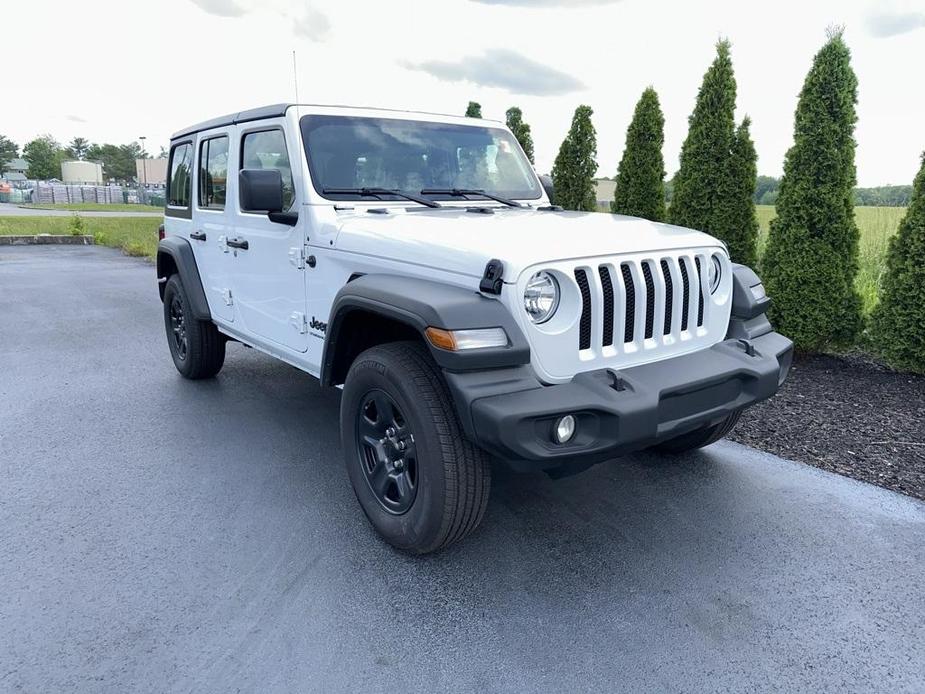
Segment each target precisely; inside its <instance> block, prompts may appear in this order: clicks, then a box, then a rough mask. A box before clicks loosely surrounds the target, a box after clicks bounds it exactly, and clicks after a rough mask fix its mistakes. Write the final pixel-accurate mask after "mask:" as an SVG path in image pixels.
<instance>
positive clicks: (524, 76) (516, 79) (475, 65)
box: [406, 48, 584, 96]
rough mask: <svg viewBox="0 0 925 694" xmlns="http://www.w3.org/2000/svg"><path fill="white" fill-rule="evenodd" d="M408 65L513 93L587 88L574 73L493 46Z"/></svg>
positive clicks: (537, 93) (552, 92)
mask: <svg viewBox="0 0 925 694" xmlns="http://www.w3.org/2000/svg"><path fill="white" fill-rule="evenodd" d="M406 67H409V68H411V69H415V70H423V71H424V72H427V73H429V74H431V75H433V76H434V77H437V78H439V79H442V80H448V81H450V82H471V83H473V84H478V85H481V86H483V87H498V88H500V89H506V90H507V91H509V92H511V93H513V94H528V95H532V96H553V95H561V94H569V93H571V92H574V91H578V90H580V89H584V85H583V84H582V83H581V82H580V81H579V80H577V79H575V78H574V77H572V76H571V75H568V74H566V73H564V72H561V71H560V70H556V69H555V68H551V67H549V66H547V65H543V64H542V63H538V62H536V61H535V60H531V59H530V58H527V57H525V56H523V55H521V54H520V53H516V52H514V51H511V50H508V49H505V48H493V49H489V50H487V51H485V52H484V53H483V54H482V55H478V56H471V57H467V58H462V59H460V60H458V61H448V60H426V61H424V62H422V63H418V64H410V63H406Z"/></svg>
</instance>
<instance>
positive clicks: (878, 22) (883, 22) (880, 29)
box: [867, 10, 925, 38]
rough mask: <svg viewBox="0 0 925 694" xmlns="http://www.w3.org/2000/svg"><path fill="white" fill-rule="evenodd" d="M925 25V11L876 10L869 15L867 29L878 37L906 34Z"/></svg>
mask: <svg viewBox="0 0 925 694" xmlns="http://www.w3.org/2000/svg"><path fill="white" fill-rule="evenodd" d="M922 27H925V12H889V11H886V12H884V11H882V10H880V11H876V12H873V13H871V14H870V15H868V16H867V30H868V31H869V32H870V33H871V35H873V36H876V37H878V38H887V37H890V36H897V35H899V34H905V33H907V32H909V31H915V30H916V29H921V28H922Z"/></svg>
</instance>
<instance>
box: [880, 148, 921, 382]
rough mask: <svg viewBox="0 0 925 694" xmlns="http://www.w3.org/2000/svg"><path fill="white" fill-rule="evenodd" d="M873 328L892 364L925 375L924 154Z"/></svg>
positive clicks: (891, 254)
mask: <svg viewBox="0 0 925 694" xmlns="http://www.w3.org/2000/svg"><path fill="white" fill-rule="evenodd" d="M871 328H872V329H871V332H872V334H873V338H874V344H875V345H876V346H877V348H878V349H879V350H880V352H881V353H882V354H883V355H884V356H885V357H886V358H887V360H888V361H889V362H890V363H892V364H893V365H894V366H896V367H897V368H900V369H907V370H909V371H917V372H918V373H925V153H923V154H922V168H921V169H920V170H919V173H918V176H916V177H915V183H914V184H913V187H912V200H911V201H910V203H909V209H908V210H907V211H906V216H905V217H904V218H903V221H902V223H901V224H900V225H899V231H898V232H897V234H896V236H894V237H893V238H892V239H891V240H890V250H889V253H888V254H887V261H886V275H885V276H884V278H883V289H882V291H881V294H880V304H879V306H877V308H876V309H875V310H874V315H873V318H872V325H871Z"/></svg>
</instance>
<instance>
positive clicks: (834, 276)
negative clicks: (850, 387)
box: [762, 29, 861, 349]
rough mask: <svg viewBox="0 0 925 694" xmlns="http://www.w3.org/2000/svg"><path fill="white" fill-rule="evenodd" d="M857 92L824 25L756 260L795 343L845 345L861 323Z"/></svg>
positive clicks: (839, 44) (774, 309)
mask: <svg viewBox="0 0 925 694" xmlns="http://www.w3.org/2000/svg"><path fill="white" fill-rule="evenodd" d="M857 92H858V82H857V77H855V74H854V71H853V70H852V69H851V52H850V51H849V49H848V46H847V45H846V44H845V41H844V39H843V38H842V32H841V30H840V29H839V30H834V31H830V32H829V40H828V41H827V42H826V44H825V45H824V46H823V47H822V49H821V50H820V51H819V52H818V53H817V54H816V56H815V58H814V59H813V66H812V68H811V69H810V71H809V74H808V75H807V77H806V82H805V83H804V84H803V89H802V91H801V92H800V99H799V102H798V103H797V110H796V119H795V128H794V143H793V146H792V147H791V148H790V150H789V151H788V152H787V156H786V158H785V160H784V177H783V178H782V179H781V183H780V195H779V197H778V198H777V219H775V220H774V221H773V222H771V233H770V236H769V239H768V247H767V250H766V251H765V254H764V257H763V258H762V267H763V279H764V284H765V286H766V287H767V291H768V294H769V295H770V296H771V299H772V301H773V303H772V305H771V317H772V319H773V320H774V321H775V323H776V325H777V327H778V328H779V329H780V331H781V332H782V333H784V334H785V335H787V336H789V337H790V338H791V339H793V341H794V342H796V344H797V346H798V347H800V348H802V349H819V348H822V347H825V346H826V345H830V344H845V343H848V342H850V341H851V340H852V339H853V338H854V337H855V336H856V335H857V333H858V331H859V329H860V327H861V299H860V296H859V295H858V293H857V291H856V290H855V287H854V279H855V276H856V275H857V271H858V240H859V232H858V227H857V224H855V221H854V198H853V194H852V188H853V187H854V184H855V168H854V149H855V141H854V125H855V122H856V121H857V114H856V112H855V105H856V104H857Z"/></svg>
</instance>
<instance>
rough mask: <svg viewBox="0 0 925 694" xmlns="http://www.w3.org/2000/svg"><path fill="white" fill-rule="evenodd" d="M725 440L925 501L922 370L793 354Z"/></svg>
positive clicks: (924, 384) (856, 359) (852, 358)
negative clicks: (780, 377)
mask: <svg viewBox="0 0 925 694" xmlns="http://www.w3.org/2000/svg"><path fill="white" fill-rule="evenodd" d="M729 438H731V439H732V440H734V441H738V442H739V443H744V444H747V445H749V446H753V447H755V448H760V449H762V450H764V451H768V452H770V453H774V454H775V455H779V456H781V457H782V458H789V459H790V460H798V461H800V462H803V463H808V464H810V465H815V466H816V467H819V468H822V469H824V470H830V471H832V472H837V473H839V474H841V475H847V476H848V477H854V478H855V479H859V480H863V481H864V482H870V483H871V484H877V485H880V486H881V487H886V488H887V489H892V490H894V491H897V492H901V493H903V494H908V495H910V496H914V497H917V498H919V499H925V376H916V375H912V374H903V373H896V372H895V371H891V370H889V369H888V368H886V367H884V366H882V365H881V364H878V363H876V362H873V361H871V360H870V359H869V358H867V357H864V356H858V355H848V356H830V355H803V356H798V357H797V359H796V360H795V362H794V367H793V370H792V371H791V372H790V377H789V379H788V380H787V382H786V383H785V384H784V386H783V388H781V390H780V392H779V393H778V394H777V395H776V396H775V397H774V398H772V399H771V400H768V401H766V402H763V403H760V404H758V405H756V406H755V407H752V408H750V409H749V410H746V412H745V414H744V415H743V417H742V419H741V420H740V422H739V424H738V426H737V427H736V428H735V430H734V431H733V432H732V434H731V435H730V436H729Z"/></svg>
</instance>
